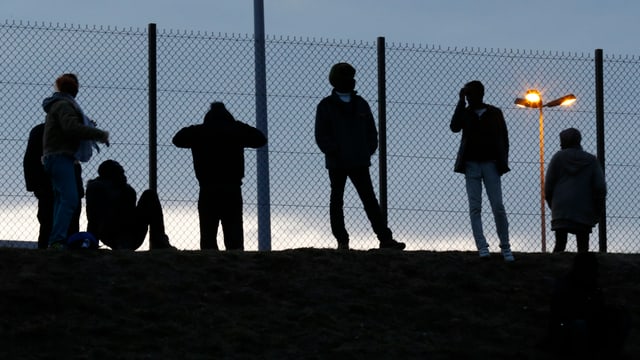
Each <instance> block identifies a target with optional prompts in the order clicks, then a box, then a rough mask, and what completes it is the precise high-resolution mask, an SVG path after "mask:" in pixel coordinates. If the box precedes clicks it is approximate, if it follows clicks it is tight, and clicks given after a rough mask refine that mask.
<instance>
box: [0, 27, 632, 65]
mask: <svg viewBox="0 0 640 360" xmlns="http://www.w3.org/2000/svg"><path fill="white" fill-rule="evenodd" d="M0 27H7V28H22V29H37V30H62V31H85V32H100V33H114V34H129V35H143V34H146V33H147V28H134V27H128V28H124V27H117V26H110V25H78V24H67V23H53V22H44V21H42V22H39V21H22V20H9V19H6V20H5V21H4V23H0ZM159 35H160V36H167V37H178V38H182V37H185V38H189V37H198V38H216V39H232V40H253V38H254V35H253V34H238V33H226V32H225V33H223V32H218V33H215V32H208V31H200V30H179V29H160V32H159ZM266 40H268V41H271V42H274V43H286V44H319V45H328V46H351V47H371V46H375V45H376V40H375V39H372V40H371V41H365V40H352V39H330V38H323V37H320V38H316V37H302V36H295V35H267V36H266ZM386 46H387V48H389V49H391V50H404V51H418V52H422V51H425V52H436V53H450V54H464V55H481V56H507V57H508V56H514V57H519V58H523V57H524V58H527V57H531V58H536V59H541V58H542V59H565V60H566V59H573V60H592V59H593V54H590V53H578V52H565V51H552V50H532V49H505V48H481V47H472V46H465V47H458V46H442V45H433V44H427V43H402V42H389V43H386ZM594 51H595V49H594ZM604 60H605V61H611V62H623V63H635V62H640V56H638V55H623V54H607V53H606V52H605V53H604Z"/></svg>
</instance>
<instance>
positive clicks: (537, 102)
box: [514, 89, 576, 252]
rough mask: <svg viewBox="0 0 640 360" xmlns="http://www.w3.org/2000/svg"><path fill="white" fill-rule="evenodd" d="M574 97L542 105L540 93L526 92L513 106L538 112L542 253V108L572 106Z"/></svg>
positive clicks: (544, 232)
mask: <svg viewBox="0 0 640 360" xmlns="http://www.w3.org/2000/svg"><path fill="white" fill-rule="evenodd" d="M575 101H576V96H575V95H573V94H568V95H565V96H563V97H560V98H557V99H555V100H552V101H549V102H548V103H546V104H544V103H543V102H542V95H541V94H540V91H538V90H535V89H532V90H527V92H526V94H525V96H524V98H517V99H516V100H515V102H514V103H515V104H516V105H517V106H518V107H528V108H537V109H539V111H540V120H539V122H540V124H539V143H540V228H541V229H540V231H541V235H542V252H546V251H547V229H546V225H545V203H544V115H543V113H542V108H544V107H554V106H566V105H570V104H573V103H574V102H575Z"/></svg>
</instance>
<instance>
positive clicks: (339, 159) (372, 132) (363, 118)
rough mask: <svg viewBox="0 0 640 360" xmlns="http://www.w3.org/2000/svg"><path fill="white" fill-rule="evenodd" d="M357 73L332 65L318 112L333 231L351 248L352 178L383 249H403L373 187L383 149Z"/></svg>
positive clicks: (318, 135) (317, 126)
mask: <svg viewBox="0 0 640 360" xmlns="http://www.w3.org/2000/svg"><path fill="white" fill-rule="evenodd" d="M355 74H356V69H355V68H354V67H353V66H351V65H350V64H348V63H338V64H335V65H333V66H332V67H331V71H330V73H329V83H330V84H331V85H332V86H333V90H332V92H331V95H330V96H327V97H325V98H324V99H322V100H321V101H320V103H319V104H318V106H317V108H316V123H315V139H316V143H317V144H318V147H319V148H320V150H321V151H322V152H323V153H324V155H325V165H326V167H327V169H328V170H329V180H330V182H331V198H330V202H329V216H330V219H331V231H332V232H333V236H334V237H335V238H336V240H337V241H338V249H349V233H348V232H347V229H346V227H345V223H344V210H343V205H344V189H345V186H346V183H347V179H351V182H352V183H353V185H354V187H355V188H356V190H357V191H358V195H359V196H360V200H361V201H362V204H363V205H364V210H365V212H366V213H367V217H368V218H369V221H370V222H371V226H372V227H373V231H374V232H375V234H376V235H377V237H378V240H379V241H380V248H381V249H382V248H387V249H397V250H403V249H404V248H405V244H404V243H401V242H398V241H396V240H394V239H393V235H392V233H391V230H390V229H389V228H388V227H387V225H386V223H385V221H384V217H383V214H382V211H381V209H380V204H379V203H378V199H377V198H376V194H375V192H374V190H373V184H372V183H371V175H370V174H369V167H370V166H371V155H373V154H374V153H375V151H376V150H377V148H378V130H377V129H376V125H375V121H374V119H373V114H372V113H371V108H370V107H369V104H368V103H367V101H366V100H364V99H363V98H362V97H361V96H359V95H357V94H356V91H355V85H356V80H355Z"/></svg>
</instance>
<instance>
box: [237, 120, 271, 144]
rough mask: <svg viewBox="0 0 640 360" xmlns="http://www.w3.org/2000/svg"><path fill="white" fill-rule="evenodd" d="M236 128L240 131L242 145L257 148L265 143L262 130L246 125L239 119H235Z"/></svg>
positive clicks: (265, 139)
mask: <svg viewBox="0 0 640 360" xmlns="http://www.w3.org/2000/svg"><path fill="white" fill-rule="evenodd" d="M236 129H238V130H239V133H240V141H241V143H242V146H243V147H248V148H254V149H257V148H259V147H262V146H264V145H265V144H266V143H267V138H266V137H265V136H264V134H263V133H262V131H260V130H258V129H256V128H254V127H253V126H251V125H247V124H245V123H243V122H241V121H236Z"/></svg>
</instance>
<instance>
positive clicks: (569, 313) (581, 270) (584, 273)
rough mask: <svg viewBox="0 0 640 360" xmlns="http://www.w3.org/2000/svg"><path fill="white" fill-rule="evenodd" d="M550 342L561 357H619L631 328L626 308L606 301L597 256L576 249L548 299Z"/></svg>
mask: <svg viewBox="0 0 640 360" xmlns="http://www.w3.org/2000/svg"><path fill="white" fill-rule="evenodd" d="M550 310H551V311H550V315H551V316H550V321H549V334H548V335H549V339H548V341H549V345H550V346H551V349H552V351H553V352H554V353H555V354H556V355H558V356H559V357H561V358H567V359H618V358H619V356H620V355H621V353H622V352H623V348H624V343H625V341H626V338H627V335H628V333H629V331H630V328H631V319H630V317H629V314H628V313H627V312H626V310H623V309H620V308H615V307H612V306H610V305H608V304H606V302H605V297H604V293H603V291H602V289H600V287H599V284H598V260H597V258H596V255H595V254H594V253H591V252H583V253H578V254H577V255H576V257H575V258H574V260H573V265H572V267H571V269H570V270H569V272H568V273H567V274H566V275H565V276H563V277H562V278H560V279H558V281H557V282H556V284H555V289H554V292H553V296H552V299H551V308H550Z"/></svg>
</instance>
